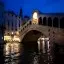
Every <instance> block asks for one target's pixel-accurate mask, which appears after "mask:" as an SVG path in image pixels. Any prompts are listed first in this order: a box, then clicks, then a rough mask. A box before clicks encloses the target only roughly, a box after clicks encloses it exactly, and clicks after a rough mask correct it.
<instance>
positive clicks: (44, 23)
mask: <svg viewBox="0 0 64 64" xmlns="http://www.w3.org/2000/svg"><path fill="white" fill-rule="evenodd" d="M43 25H46V17H44V18H43Z"/></svg>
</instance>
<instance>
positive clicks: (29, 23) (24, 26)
mask: <svg viewBox="0 0 64 64" xmlns="http://www.w3.org/2000/svg"><path fill="white" fill-rule="evenodd" d="M28 25H31V21H28V22H27V23H26V24H25V25H23V26H21V31H22V30H24V28H26V27H27V26H28Z"/></svg>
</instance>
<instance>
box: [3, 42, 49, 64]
mask: <svg viewBox="0 0 64 64" xmlns="http://www.w3.org/2000/svg"><path fill="white" fill-rule="evenodd" d="M46 55H47V54H45V55H43V54H39V53H38V46H37V44H30V45H29V44H25V45H23V44H21V43H17V42H14V43H6V44H5V45H4V57H5V63H4V64H42V63H43V64H48V63H47V60H46V59H47V58H48V56H46ZM44 58H46V59H44Z"/></svg>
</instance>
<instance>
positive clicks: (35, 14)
mask: <svg viewBox="0 0 64 64" xmlns="http://www.w3.org/2000/svg"><path fill="white" fill-rule="evenodd" d="M32 24H38V12H34V13H33V17H32Z"/></svg>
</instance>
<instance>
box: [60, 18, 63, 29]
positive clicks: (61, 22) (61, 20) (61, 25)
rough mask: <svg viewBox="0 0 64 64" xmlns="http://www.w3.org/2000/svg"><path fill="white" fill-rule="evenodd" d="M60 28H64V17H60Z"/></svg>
mask: <svg viewBox="0 0 64 64" xmlns="http://www.w3.org/2000/svg"><path fill="white" fill-rule="evenodd" d="M60 28H64V17H63V18H61V19H60Z"/></svg>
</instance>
